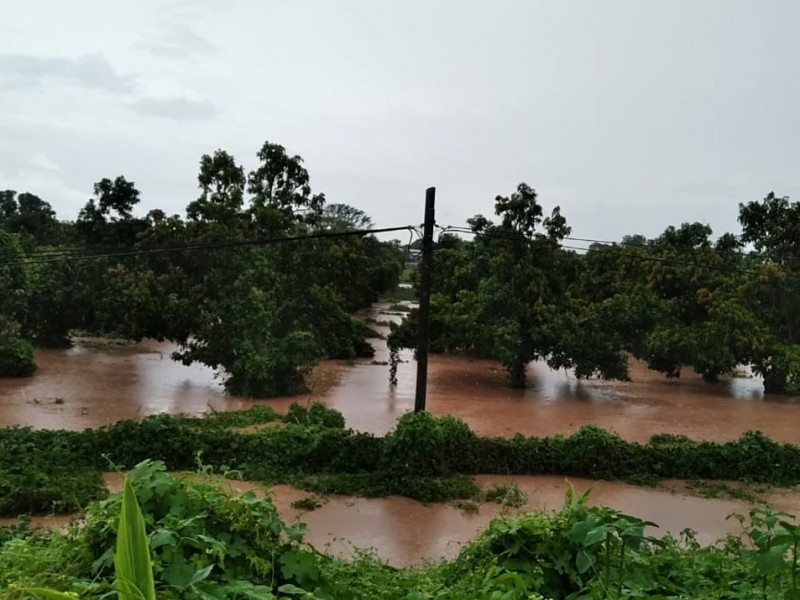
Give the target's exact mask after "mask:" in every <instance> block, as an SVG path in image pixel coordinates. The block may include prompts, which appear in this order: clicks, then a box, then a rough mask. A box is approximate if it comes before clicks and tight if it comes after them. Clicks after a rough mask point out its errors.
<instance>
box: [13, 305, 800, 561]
mask: <svg viewBox="0 0 800 600" xmlns="http://www.w3.org/2000/svg"><path fill="white" fill-rule="evenodd" d="M386 310H387V309H386V307H385V306H377V307H376V308H375V310H374V311H372V312H371V313H369V314H367V315H366V316H368V317H371V318H372V319H373V321H375V322H378V323H383V324H381V325H375V328H376V330H377V331H378V332H379V333H380V334H382V335H385V334H386V333H388V327H387V326H386V325H385V323H386V322H387V321H390V320H397V319H399V318H401V317H400V315H397V314H391V313H390V314H387V313H386V312H385V311H386ZM372 342H373V344H374V345H375V346H376V350H377V353H376V356H375V358H374V360H359V361H355V362H352V363H341V362H335V361H327V362H325V363H323V364H322V365H320V367H319V368H318V369H317V370H316V371H315V372H314V374H313V376H312V391H311V393H309V394H307V395H305V396H300V397H293V398H278V399H272V400H268V401H264V400H260V401H257V403H259V404H268V405H271V406H274V407H275V408H276V409H278V410H285V409H286V408H288V406H289V404H290V403H292V402H297V401H299V402H307V401H311V400H317V401H321V402H323V403H324V404H326V405H327V406H329V407H331V408H335V409H337V410H339V411H341V412H342V413H343V414H344V415H345V418H346V420H347V423H348V426H350V427H353V428H354V429H359V430H364V431H369V432H373V433H376V434H384V433H386V432H387V431H389V430H391V429H392V428H393V427H394V424H395V421H396V419H397V418H398V417H399V416H400V415H402V414H403V413H404V412H406V411H408V410H410V409H411V408H412V407H413V400H414V383H415V370H416V365H415V363H414V362H413V361H412V360H411V356H412V354H411V353H410V352H406V353H404V355H403V359H404V362H403V363H402V364H400V365H399V369H398V385H397V386H396V387H392V386H390V385H389V382H388V366H386V364H382V363H385V361H387V360H388V351H387V349H386V344H385V341H384V340H382V339H374V340H372ZM173 350H174V347H173V346H171V345H170V344H167V343H158V342H154V341H145V342H143V343H141V344H136V345H121V346H114V345H108V344H100V345H97V344H96V343H92V344H87V345H78V346H76V347H75V348H72V349H70V350H41V351H38V352H37V363H38V365H39V370H38V371H37V373H36V375H35V376H34V377H32V378H29V379H16V380H15V379H5V380H0V425H31V426H33V427H40V428H67V429H81V428H85V427H94V426H98V425H103V424H107V423H111V422H113V421H116V420H119V419H125V418H140V417H143V416H146V415H151V414H157V413H162V412H168V413H184V414H202V413H204V412H206V411H208V410H210V409H213V410H238V409H243V408H247V407H248V406H251V405H252V404H253V401H252V400H249V399H246V398H239V397H231V396H227V395H226V394H225V393H224V390H223V388H222V385H221V384H220V382H219V380H218V379H216V378H215V377H214V373H213V372H212V371H211V370H210V369H207V368H205V367H202V366H199V365H194V366H191V367H185V366H183V365H181V364H180V363H177V362H174V361H172V360H171V359H170V353H171V352H172V351H173ZM631 371H632V373H631V374H632V377H633V381H632V382H607V381H595V380H591V381H576V380H575V378H574V377H572V376H571V375H570V374H569V373H565V372H563V371H562V372H554V371H551V370H549V369H547V368H546V367H545V366H544V365H541V364H534V365H531V368H530V377H529V379H530V387H529V388H528V389H527V390H513V389H510V388H508V387H506V386H505V385H504V373H503V371H502V369H501V368H499V366H498V365H497V364H496V363H493V362H491V361H485V360H474V359H469V358H461V357H443V356H434V357H432V358H431V361H430V374H429V384H430V385H429V394H428V409H429V410H431V411H432V412H434V413H438V414H455V415H458V416H459V417H461V418H462V419H464V420H465V421H466V422H467V423H468V424H469V425H470V426H471V427H472V428H473V429H474V430H476V431H477V432H479V433H482V434H487V435H500V436H510V435H513V434H514V433H517V432H522V433H524V434H527V435H553V434H559V433H561V434H569V433H571V432H573V431H575V430H576V429H577V428H578V427H580V426H581V425H583V424H586V423H596V424H598V425H601V426H603V427H606V428H608V429H612V430H614V431H616V432H617V433H619V434H620V435H621V436H623V437H625V438H627V439H630V440H640V441H644V440H647V439H648V438H649V437H650V436H651V435H653V434H655V433H679V434H685V435H688V436H690V437H693V438H697V439H708V440H728V439H732V438H736V437H738V436H739V435H741V434H742V433H743V432H745V431H747V430H751V429H758V430H761V431H763V432H764V433H765V434H767V435H769V436H770V437H772V438H774V439H776V440H780V441H787V442H794V443H800V428H798V427H797V424H798V423H800V402H798V401H796V400H795V399H791V398H788V399H787V398H783V397H771V396H765V395H764V394H763V392H762V389H761V382H760V381H758V380H755V379H731V380H729V381H726V382H723V383H719V384H716V385H709V384H706V383H704V382H703V381H702V380H700V379H699V378H698V377H696V376H692V375H691V374H690V375H689V376H684V377H683V378H681V379H680V380H666V379H665V378H663V377H662V376H660V375H659V374H657V373H653V372H651V371H648V370H647V369H646V368H645V367H644V366H643V365H641V364H639V363H634V364H633V365H632V369H631ZM508 479H510V478H503V477H501V476H481V477H478V481H479V483H480V485H481V486H483V487H486V486H488V485H490V484H491V483H493V482H497V481H501V480H508ZM513 480H514V481H516V482H517V483H518V484H519V485H520V486H521V487H522V488H523V489H524V490H525V491H526V492H527V493H528V495H529V500H528V503H527V505H526V506H525V507H524V510H534V509H543V508H544V509H553V508H557V507H559V506H560V505H561V504H562V502H563V498H564V493H565V491H566V489H567V484H566V481H565V480H564V479H563V478H560V477H514V478H513ZM571 481H572V483H573V485H574V486H575V488H576V490H577V491H578V492H582V491H584V490H585V489H587V488H588V487H590V486H593V492H592V495H591V499H592V502H594V503H597V504H603V505H608V506H612V507H614V508H617V509H620V510H622V511H624V512H627V513H629V514H633V515H635V516H638V517H641V518H644V519H646V520H651V521H654V522H656V523H659V525H661V529H660V530H659V531H660V532H667V531H669V532H671V533H673V534H676V535H677V534H679V533H680V531H681V530H683V529H684V528H686V527H688V528H691V529H694V530H695V531H697V532H698V539H699V540H700V541H701V542H702V543H711V542H713V541H715V540H718V539H720V538H722V537H724V536H725V535H726V534H727V533H736V532H737V531H738V528H739V525H738V523H737V522H736V521H734V520H727V519H726V517H727V516H728V515H729V514H731V513H734V512H738V513H744V512H746V511H747V509H748V508H749V507H748V505H747V504H746V503H744V502H741V501H735V500H728V499H705V498H699V497H696V496H693V495H691V494H686V493H683V492H684V491H685V490H684V489H683V488H682V487H681V485H680V483H677V484H675V485H673V486H672V489H664V488H659V489H656V488H641V487H636V486H633V485H629V484H624V483H616V482H592V481H588V480H582V479H574V478H573V479H572V480H571ZM107 483H108V485H109V487H110V488H111V489H114V488H117V487H118V486H119V477H116V478H114V477H113V476H109V478H108V480H107ZM232 485H234V486H235V487H237V488H238V489H250V488H252V487H253V486H254V484H247V483H242V482H233V483H232ZM255 487H256V488H257V489H260V486H255ZM271 493H272V494H273V497H274V499H275V502H276V504H277V505H278V507H279V510H280V511H281V514H282V515H283V516H284V518H286V519H292V518H294V517H295V516H298V515H300V516H301V518H302V519H303V520H304V521H305V522H306V523H307V524H308V526H309V535H308V540H309V541H310V542H311V543H312V544H313V545H315V546H316V547H318V548H324V547H326V546H328V547H330V549H331V550H332V551H333V552H335V553H337V554H340V555H347V554H350V553H352V551H353V550H354V549H356V548H374V549H376V551H377V552H378V554H379V555H380V556H381V557H382V558H383V559H385V560H387V561H388V562H390V563H391V564H394V565H407V564H412V563H419V562H420V561H423V560H435V559H439V558H442V557H453V556H455V555H456V554H457V553H458V550H459V548H460V547H461V545H462V544H463V543H465V542H466V541H468V540H469V539H471V538H472V537H473V536H474V535H475V534H476V532H478V531H479V530H480V529H481V528H482V527H484V526H485V525H486V524H487V523H488V522H489V521H490V520H491V518H492V517H493V516H495V515H496V514H498V512H499V511H500V510H501V509H500V507H499V506H498V505H496V504H490V503H482V504H481V505H480V506H479V510H478V512H477V513H475V514H468V513H465V512H463V511H462V510H459V509H458V508H456V507H454V506H451V505H447V504H433V505H423V504H420V503H418V502H415V501H412V500H409V499H406V498H377V499H364V498H351V497H338V496H335V497H331V498H328V499H327V500H326V501H325V503H324V504H323V506H321V507H320V508H319V509H317V510H315V511H313V512H308V513H298V511H297V510H295V509H293V508H291V503H292V502H293V501H294V500H297V499H299V498H303V497H306V496H307V495H308V494H306V493H305V492H300V491H298V490H295V489H292V488H289V487H285V486H277V487H275V488H273V489H272V491H271ZM766 500H767V501H768V502H769V503H770V504H771V505H772V506H774V507H775V508H778V509H780V510H785V511H787V512H790V513H793V514H797V513H799V512H800V491H793V490H780V491H775V492H773V493H772V494H771V495H770V496H769V497H767V498H766ZM67 520H68V517H66V518H58V519H56V520H53V519H52V518H50V519H48V518H37V519H35V522H36V523H40V524H42V523H43V524H46V525H47V524H58V523H64V522H66V521H67ZM6 522H8V521H6Z"/></svg>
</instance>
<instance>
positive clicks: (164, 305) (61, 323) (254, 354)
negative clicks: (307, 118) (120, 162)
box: [0, 142, 405, 396]
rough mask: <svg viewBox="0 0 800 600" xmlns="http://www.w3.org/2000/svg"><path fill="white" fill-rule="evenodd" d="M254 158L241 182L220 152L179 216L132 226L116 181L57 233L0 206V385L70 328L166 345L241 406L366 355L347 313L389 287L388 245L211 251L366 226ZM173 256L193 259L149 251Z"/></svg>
mask: <svg viewBox="0 0 800 600" xmlns="http://www.w3.org/2000/svg"><path fill="white" fill-rule="evenodd" d="M257 157H258V163H257V166H256V168H255V169H253V170H251V171H249V172H246V171H245V170H244V168H243V167H242V166H241V165H240V164H238V163H237V162H236V160H235V159H234V157H233V156H231V155H230V154H229V153H227V152H225V151H223V150H217V151H216V152H215V153H214V154H213V155H204V156H203V157H202V158H201V160H200V172H199V175H198V183H199V189H200V194H199V196H198V198H197V199H195V200H193V201H191V202H190V203H189V204H188V205H187V207H186V216H185V217H182V216H179V215H167V214H166V213H165V212H164V211H162V210H158V209H155V210H151V211H150V212H148V213H147V214H146V215H144V216H137V215H136V213H135V209H136V207H137V205H138V204H139V202H140V200H141V198H140V192H139V190H138V189H137V188H136V187H135V185H134V183H133V182H132V181H128V180H127V179H126V178H125V177H122V176H120V177H117V178H115V179H113V180H112V179H102V180H101V181H99V182H98V183H96V184H95V186H94V197H93V198H92V199H90V200H89V201H88V202H87V203H86V205H85V206H84V207H83V208H82V209H81V210H80V213H79V214H78V215H77V218H76V219H75V220H74V221H69V222H65V221H59V220H58V219H57V218H56V215H55V212H54V211H53V209H52V207H51V206H50V204H48V203H47V202H46V201H44V200H42V199H40V198H38V197H36V196H34V195H32V194H28V193H20V194H17V193H15V192H14V191H11V190H6V191H2V192H0V375H6V376H9V375H27V374H30V373H32V372H33V370H34V369H35V365H34V361H33V346H34V345H35V346H50V347H53V346H65V345H69V343H70V334H71V332H73V331H75V330H82V331H86V332H92V333H97V334H101V335H113V336H119V337H123V338H127V339H130V340H140V339H142V338H145V337H148V338H155V339H158V340H170V341H173V342H175V343H176V344H178V346H179V350H178V351H177V352H176V353H175V355H174V358H175V359H178V360H181V361H183V362H184V363H185V364H190V363H193V362H200V363H203V364H205V365H208V366H210V367H213V368H216V369H220V371H221V372H222V373H223V374H224V378H225V385H226V387H227V389H228V390H229V391H231V392H233V393H237V394H245V395H252V396H271V395H280V394H291V393H296V392H298V391H301V390H302V389H303V388H304V378H305V375H306V373H307V372H308V370H309V369H310V368H312V367H313V365H314V364H315V363H316V362H317V361H318V360H319V359H321V358H325V357H333V358H353V357H356V356H369V355H371V354H372V353H373V349H372V347H371V346H370V344H369V343H368V342H367V341H366V339H365V333H368V330H365V326H364V325H363V324H362V323H360V322H359V321H357V320H356V319H354V318H353V316H352V313H353V312H354V311H356V310H358V309H360V308H363V307H365V306H368V305H369V304H370V303H371V302H373V301H375V300H376V299H377V298H378V296H379V294H381V293H383V292H385V291H387V290H390V289H391V288H393V287H395V286H396V285H397V282H398V279H399V276H400V273H401V271H402V269H403V266H404V258H405V256H404V252H403V250H402V249H401V247H400V246H399V243H387V242H381V241H379V240H378V239H377V238H375V237H374V236H372V235H362V236H352V237H338V238H331V239H314V240H307V241H294V242H287V243H274V244H269V245H250V246H242V247H236V248H230V247H227V248H219V247H215V245H219V244H226V243H230V242H232V241H246V240H254V239H280V238H285V237H296V236H304V235H309V234H314V233H319V232H328V231H340V232H341V231H349V230H354V229H358V230H363V229H368V228H370V227H371V225H372V221H371V220H370V217H369V216H368V215H366V214H365V213H364V212H363V211H361V210H359V209H356V208H354V207H351V206H347V205H341V204H327V203H326V202H325V197H324V195H323V194H320V193H314V192H312V188H311V184H310V177H309V174H308V171H307V170H306V168H305V167H304V166H303V161H302V159H301V158H300V157H299V156H291V155H289V154H287V152H286V150H285V149H284V147H283V146H280V145H277V144H272V143H269V142H267V143H265V144H264V145H263V147H262V148H261V149H260V151H259V152H258V154H257ZM178 246H187V247H192V246H195V248H194V249H191V248H187V249H186V250H181V251H177V252H176V251H173V252H160V251H158V249H163V248H166V247H178ZM197 246H201V247H202V248H200V249H198V248H196V247H197ZM120 249H123V250H125V249H127V250H130V252H127V253H126V254H124V255H119V256H115V255H114V254H115V253H117V252H119V250H120ZM103 254H107V256H104V257H102V256H101V255H103Z"/></svg>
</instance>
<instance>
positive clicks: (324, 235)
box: [0, 225, 413, 266]
mask: <svg viewBox="0 0 800 600" xmlns="http://www.w3.org/2000/svg"><path fill="white" fill-rule="evenodd" d="M409 230H413V227H412V226H410V225H404V226H402V227H383V228H380V229H355V230H350V231H323V232H317V233H312V234H306V235H296V236H287V237H280V238H261V239H255V240H232V241H228V242H210V243H207V244H189V245H182V246H167V247H157V248H126V249H122V250H114V251H104V252H97V251H95V252H90V253H86V254H76V253H72V252H67V253H63V254H61V255H55V254H46V255H43V256H36V255H34V256H32V257H28V256H24V257H22V258H18V259H14V260H9V261H0V266H12V265H29V264H44V263H50V262H60V261H65V260H66V261H82V260H95V259H99V258H116V257H129V256H141V255H152V254H165V253H171V252H184V251H195V250H218V249H223V248H241V247H247V246H268V245H272V244H279V243H284V242H300V241H305V240H317V239H334V238H343V237H353V236H364V235H372V234H376V233H390V232H393V231H409Z"/></svg>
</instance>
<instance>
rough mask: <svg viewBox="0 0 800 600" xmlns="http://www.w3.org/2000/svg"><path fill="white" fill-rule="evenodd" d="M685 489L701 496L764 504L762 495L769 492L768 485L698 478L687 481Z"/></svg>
mask: <svg viewBox="0 0 800 600" xmlns="http://www.w3.org/2000/svg"><path fill="white" fill-rule="evenodd" d="M686 489H688V490H689V491H691V492H693V493H695V494H697V495H698V496H700V497H701V498H730V499H732V500H741V501H742V502H747V503H749V504H764V503H765V498H764V496H765V495H766V494H767V493H768V492H769V490H770V486H767V485H763V484H750V483H746V482H744V483H737V484H736V485H732V484H730V483H726V482H724V481H706V480H704V479H698V480H691V481H687V482H686Z"/></svg>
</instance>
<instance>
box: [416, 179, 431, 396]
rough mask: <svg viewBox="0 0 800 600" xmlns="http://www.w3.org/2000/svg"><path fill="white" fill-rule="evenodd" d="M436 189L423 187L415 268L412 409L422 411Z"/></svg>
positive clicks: (426, 359) (424, 391)
mask: <svg viewBox="0 0 800 600" xmlns="http://www.w3.org/2000/svg"><path fill="white" fill-rule="evenodd" d="M435 202H436V188H433V187H430V188H428V189H427V190H425V224H424V225H423V230H422V256H421V257H420V262H419V270H420V278H419V310H418V311H417V314H418V315H419V338H418V340H417V393H416V395H415V396H414V412H420V411H423V410H425V397H426V394H427V391H428V347H429V346H430V334H431V323H430V313H431V285H432V283H433V226H434V224H435V223H436V210H435V208H434V204H435Z"/></svg>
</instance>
